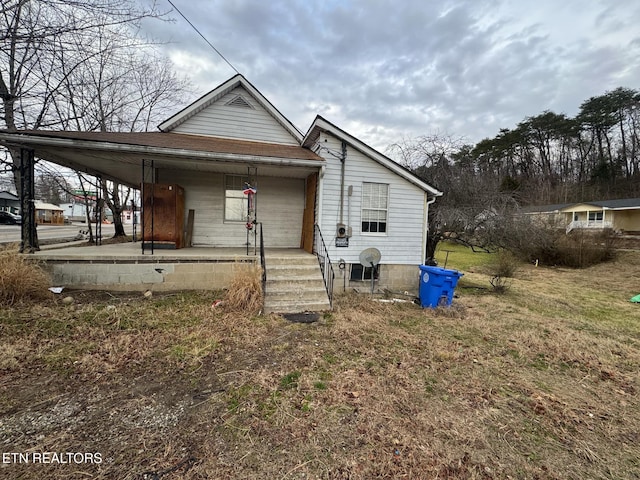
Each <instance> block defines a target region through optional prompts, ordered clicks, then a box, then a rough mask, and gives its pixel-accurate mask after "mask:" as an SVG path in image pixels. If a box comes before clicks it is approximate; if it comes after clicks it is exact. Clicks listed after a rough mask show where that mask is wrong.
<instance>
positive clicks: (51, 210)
mask: <svg viewBox="0 0 640 480" xmlns="http://www.w3.org/2000/svg"><path fill="white" fill-rule="evenodd" d="M35 209H36V223H39V224H45V223H46V224H53V225H62V224H63V223H64V210H63V209H62V208H61V207H59V206H58V205H53V204H52V203H45V202H40V201H38V200H36V201H35Z"/></svg>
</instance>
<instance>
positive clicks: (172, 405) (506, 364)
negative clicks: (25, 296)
mask: <svg viewBox="0 0 640 480" xmlns="http://www.w3.org/2000/svg"><path fill="white" fill-rule="evenodd" d="M460 257H461V259H460V260H459V263H456V262H457V260H456V254H455V253H452V254H451V255H450V256H449V259H448V268H449V267H451V268H456V267H458V268H461V267H462V266H463V267H464V273H465V276H464V277H463V279H462V281H461V284H460V286H459V287H460V288H458V290H457V293H458V298H456V299H454V304H453V306H452V307H451V308H449V309H437V310H431V309H428V310H422V309H420V308H419V307H417V306H416V305H414V304H411V303H396V304H390V303H380V302H377V301H374V300H372V299H370V298H369V297H368V296H353V295H346V296H342V297H340V298H338V300H337V304H336V306H335V309H334V311H333V312H332V313H330V314H326V315H324V317H322V318H321V319H320V320H319V321H318V322H316V323H313V324H294V323H288V322H287V321H286V320H284V319H283V318H282V317H279V316H277V315H271V316H263V317H260V316H252V315H247V314H242V313H240V312H237V311H234V310H232V309H230V308H226V309H225V308H224V303H223V304H222V305H221V306H220V307H215V308H212V306H211V305H212V303H213V302H214V301H215V300H216V299H222V298H223V295H224V294H223V293H222V292H214V293H209V294H197V293H176V294H172V295H162V296H158V295H155V296H154V297H152V298H149V299H145V298H143V297H141V296H137V295H117V296H112V295H109V294H106V293H103V294H99V293H90V292H71V293H70V295H71V296H73V299H74V300H73V303H72V304H70V305H66V304H63V303H62V301H61V300H60V299H59V297H56V298H54V299H49V300H45V301H40V302H39V303H36V304H31V305H28V304H23V305H19V306H12V307H4V308H3V309H2V310H1V311H0V333H1V336H0V372H1V373H2V375H1V377H0V441H2V451H3V452H4V453H6V452H30V453H33V452H61V453H64V452H94V453H99V454H100V456H101V458H102V462H101V463H100V464H96V463H77V464H76V463H72V464H55V463H49V464H42V463H40V464H33V463H29V464H26V463H17V462H13V463H11V462H10V463H7V462H4V463H0V478H11V479H13V478H21V479H41V478H60V479H62V478H64V479H70V478H74V479H75V478H78V479H98V478H100V479H115V478H117V479H154V478H158V479H159V478H162V479H164V480H167V479H183V478H184V479H212V478H216V479H226V478H238V479H316V478H317V479H373V478H407V479H431V478H441V479H444V478H451V479H494V478H495V479H576V480H579V479H587V478H588V479H640V401H639V392H640V379H639V376H638V372H639V371H640V305H638V304H632V303H630V302H629V299H630V298H631V297H632V296H633V295H636V294H638V293H640V253H638V252H624V253H622V254H621V256H620V258H619V259H618V260H617V261H616V262H615V263H610V264H605V265H600V266H596V267H592V268H589V269H586V270H581V271H574V270H568V269H554V268H545V267H537V268H536V267H534V266H532V265H531V266H529V265H524V266H522V267H521V268H520V269H519V271H518V273H517V275H516V278H514V279H512V280H511V281H510V285H509V289H508V291H507V292H506V293H505V294H503V295H497V294H494V293H493V292H492V290H491V288H490V285H489V282H488V280H489V277H488V276H487V275H486V273H484V272H485V269H484V267H482V266H474V265H473V261H470V260H469V258H467V257H464V258H462V255H461V256H460ZM478 258H479V257H478ZM476 287H483V288H476ZM65 295H66V293H65V294H63V295H62V297H64V296H65Z"/></svg>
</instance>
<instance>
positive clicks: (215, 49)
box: [167, 0, 240, 74]
mask: <svg viewBox="0 0 640 480" xmlns="http://www.w3.org/2000/svg"><path fill="white" fill-rule="evenodd" d="M167 1H168V2H169V3H170V4H171V6H172V7H173V8H174V10H175V11H176V12H178V13H179V14H180V16H181V17H182V18H184V19H185V20H186V22H187V23H188V24H189V25H191V28H193V29H194V30H195V31H196V33H197V34H198V35H200V36H201V37H202V39H203V40H204V41H205V42H207V44H208V45H209V46H210V47H211V48H213V51H214V52H216V53H217V54H218V55H220V58H222V59H223V60H224V61H225V62H227V65H229V66H230V67H231V68H233V71H234V72H236V73H238V74H239V73H240V72H239V71H238V69H237V68H236V67H234V66H233V65H232V64H231V62H230V61H229V60H227V59H226V58H225V56H224V55H222V53H220V51H219V50H218V49H217V48H216V47H214V46H213V45H212V44H211V42H210V41H209V40H207V38H206V37H205V36H204V35H203V34H202V33H200V30H198V29H197V27H196V26H195V25H194V24H193V23H191V21H190V20H189V19H188V18H187V17H185V16H184V14H183V13H182V12H181V11H180V9H178V7H176V6H175V5H174V4H173V2H172V1H171V0H167Z"/></svg>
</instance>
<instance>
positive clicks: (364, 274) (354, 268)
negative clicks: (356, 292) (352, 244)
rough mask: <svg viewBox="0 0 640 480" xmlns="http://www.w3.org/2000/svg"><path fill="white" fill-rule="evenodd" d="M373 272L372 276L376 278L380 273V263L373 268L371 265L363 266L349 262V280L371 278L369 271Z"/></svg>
mask: <svg viewBox="0 0 640 480" xmlns="http://www.w3.org/2000/svg"><path fill="white" fill-rule="evenodd" d="M372 272H373V278H374V279H376V280H377V279H378V277H379V275H380V265H378V266H377V267H376V268H375V270H374V269H373V268H371V267H364V266H362V265H361V264H359V263H352V264H351V276H350V277H349V279H350V280H356V281H362V280H371V273H372Z"/></svg>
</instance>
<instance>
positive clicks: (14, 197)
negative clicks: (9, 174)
mask: <svg viewBox="0 0 640 480" xmlns="http://www.w3.org/2000/svg"><path fill="white" fill-rule="evenodd" d="M0 199H2V200H20V199H19V198H18V196H17V195H14V194H13V193H11V192H8V191H6V190H3V191H2V192H0Z"/></svg>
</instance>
